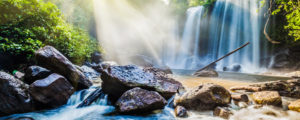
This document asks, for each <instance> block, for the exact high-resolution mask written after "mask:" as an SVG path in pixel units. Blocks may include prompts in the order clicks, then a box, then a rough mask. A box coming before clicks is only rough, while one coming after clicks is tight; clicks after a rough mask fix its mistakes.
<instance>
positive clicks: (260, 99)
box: [252, 91, 282, 106]
mask: <svg viewBox="0 0 300 120" xmlns="http://www.w3.org/2000/svg"><path fill="white" fill-rule="evenodd" d="M252 98H253V100H254V102H255V103H257V104H262V105H274V106H281V105H282V100H281V97H280V95H279V93H278V92H277V91H261V92H255V93H253V95H252Z"/></svg>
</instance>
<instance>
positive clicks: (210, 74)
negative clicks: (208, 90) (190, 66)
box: [194, 70, 219, 77]
mask: <svg viewBox="0 0 300 120" xmlns="http://www.w3.org/2000/svg"><path fill="white" fill-rule="evenodd" d="M194 76H197V77H218V76H219V74H218V72H217V71H215V70H202V71H197V72H195V73H194Z"/></svg>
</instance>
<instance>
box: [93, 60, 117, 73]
mask: <svg viewBox="0 0 300 120" xmlns="http://www.w3.org/2000/svg"><path fill="white" fill-rule="evenodd" d="M109 66H118V63H116V62H114V61H104V62H101V63H99V64H91V67H92V68H93V69H94V70H96V71H97V72H101V71H103V70H106V69H107V68H108V67H109Z"/></svg>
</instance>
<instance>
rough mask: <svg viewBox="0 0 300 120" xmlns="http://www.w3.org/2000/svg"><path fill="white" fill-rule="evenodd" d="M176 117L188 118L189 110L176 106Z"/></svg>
mask: <svg viewBox="0 0 300 120" xmlns="http://www.w3.org/2000/svg"><path fill="white" fill-rule="evenodd" d="M175 115H176V117H187V116H188V114H187V110H186V109H185V108H184V107H182V106H179V105H178V106H176V108H175Z"/></svg>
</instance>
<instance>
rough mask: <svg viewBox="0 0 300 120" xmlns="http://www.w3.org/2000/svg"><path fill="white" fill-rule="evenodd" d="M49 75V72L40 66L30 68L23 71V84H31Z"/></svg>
mask: <svg viewBox="0 0 300 120" xmlns="http://www.w3.org/2000/svg"><path fill="white" fill-rule="evenodd" d="M50 74H51V71H50V70H47V69H46V68H43V67H40V66H30V67H28V68H27V69H26V71H25V82H26V83H27V84H31V83H33V82H34V81H36V80H39V79H43V78H46V77H48V76H49V75H50Z"/></svg>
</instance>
